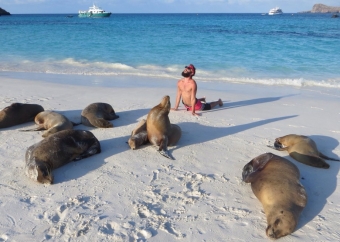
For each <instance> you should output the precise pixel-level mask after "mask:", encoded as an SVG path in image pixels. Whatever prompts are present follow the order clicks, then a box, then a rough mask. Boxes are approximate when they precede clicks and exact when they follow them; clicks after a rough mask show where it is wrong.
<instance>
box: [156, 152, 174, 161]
mask: <svg viewBox="0 0 340 242" xmlns="http://www.w3.org/2000/svg"><path fill="white" fill-rule="evenodd" d="M158 152H159V153H160V154H161V155H162V156H164V157H166V158H168V159H170V160H174V158H173V157H172V156H171V155H170V153H169V151H168V150H159V151H158Z"/></svg>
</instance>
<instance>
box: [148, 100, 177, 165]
mask: <svg viewBox="0 0 340 242" xmlns="http://www.w3.org/2000/svg"><path fill="white" fill-rule="evenodd" d="M170 107H171V103H170V97H169V96H164V97H163V99H162V101H161V103H160V104H158V105H157V106H155V107H153V108H152V109H151V110H150V112H149V114H148V116H147V118H146V129H147V134H148V140H149V142H150V143H151V144H153V145H156V146H159V149H158V151H159V153H160V154H162V155H163V156H165V157H167V158H170V159H172V157H170V155H169V152H168V146H172V145H175V144H176V143H177V141H178V140H179V139H180V138H181V136H182V131H181V128H180V127H179V126H178V125H172V124H171V123H170V119H169V112H170Z"/></svg>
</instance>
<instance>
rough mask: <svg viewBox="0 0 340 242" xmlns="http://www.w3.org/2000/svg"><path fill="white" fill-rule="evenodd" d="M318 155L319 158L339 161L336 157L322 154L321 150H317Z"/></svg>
mask: <svg viewBox="0 0 340 242" xmlns="http://www.w3.org/2000/svg"><path fill="white" fill-rule="evenodd" d="M319 156H320V157H321V158H324V159H326V160H334V161H340V159H336V158H332V157H328V156H327V155H324V154H322V153H321V152H319Z"/></svg>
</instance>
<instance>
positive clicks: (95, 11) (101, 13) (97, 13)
mask: <svg viewBox="0 0 340 242" xmlns="http://www.w3.org/2000/svg"><path fill="white" fill-rule="evenodd" d="M110 15H111V13H110V12H106V11H105V10H103V9H102V8H100V7H98V6H96V5H95V4H93V6H92V7H89V10H88V11H82V10H79V12H78V16H79V17H87V18H103V17H110Z"/></svg>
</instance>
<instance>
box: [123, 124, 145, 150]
mask: <svg viewBox="0 0 340 242" xmlns="http://www.w3.org/2000/svg"><path fill="white" fill-rule="evenodd" d="M148 141H149V140H148V132H147V131H146V120H145V119H142V120H141V121H140V122H139V123H138V124H137V127H136V128H135V129H134V130H133V131H132V132H131V136H130V138H129V140H128V144H129V146H130V148H131V149H133V150H135V149H137V148H138V147H140V146H141V145H144V144H146V143H148Z"/></svg>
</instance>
